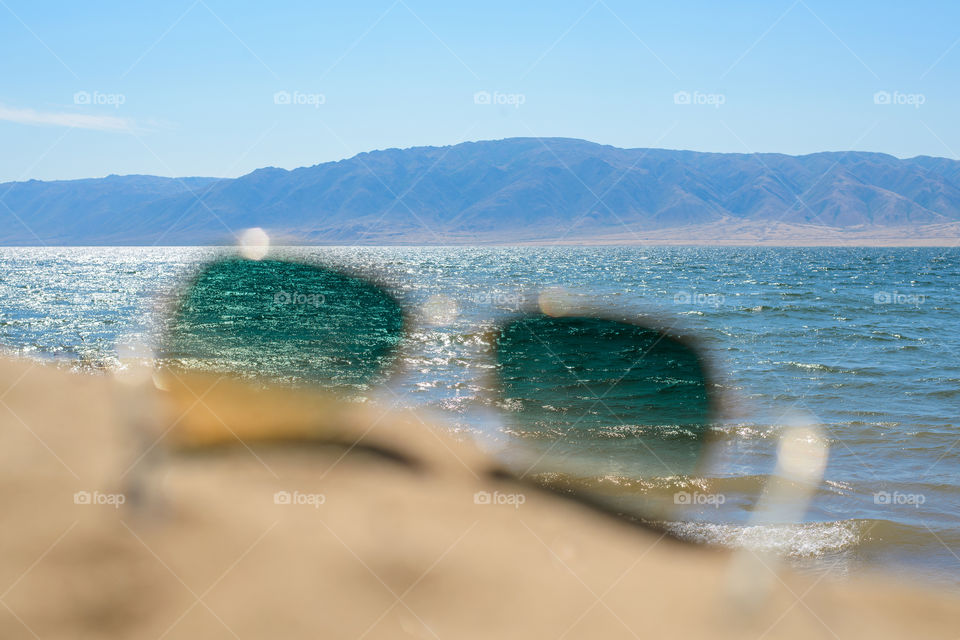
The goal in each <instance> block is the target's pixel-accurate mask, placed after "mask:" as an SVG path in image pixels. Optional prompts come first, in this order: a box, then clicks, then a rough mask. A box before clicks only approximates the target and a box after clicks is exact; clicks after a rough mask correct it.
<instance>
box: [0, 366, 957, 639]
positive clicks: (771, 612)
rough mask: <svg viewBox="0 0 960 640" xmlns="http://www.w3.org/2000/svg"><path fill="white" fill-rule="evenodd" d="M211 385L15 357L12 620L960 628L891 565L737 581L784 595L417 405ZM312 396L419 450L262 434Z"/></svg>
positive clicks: (522, 627)
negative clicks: (391, 410) (541, 482)
mask: <svg viewBox="0 0 960 640" xmlns="http://www.w3.org/2000/svg"><path fill="white" fill-rule="evenodd" d="M207 387H208V388H203V386H202V385H199V386H194V387H192V388H189V389H184V388H182V387H177V384H176V381H175V382H174V383H173V385H172V387H171V388H169V390H168V391H167V393H166V394H161V393H160V392H158V391H156V390H155V389H154V387H152V386H149V385H144V386H142V387H127V386H124V385H121V384H118V383H116V382H115V381H114V380H113V379H112V378H108V377H97V376H91V375H80V374H70V373H66V372H63V371H59V370H55V369H53V368H51V367H47V366H44V365H38V364H34V363H30V362H26V361H2V362H0V438H2V440H0V456H2V466H0V469H2V471H0V473H2V481H0V491H2V498H3V506H4V514H3V526H2V527H0V548H2V549H3V555H2V560H0V638H3V639H5V640H13V639H18V638H41V639H43V640H48V639H49V640H53V639H58V638H124V639H139V638H148V639H151V640H157V639H159V638H204V639H208V638H244V639H246V638H351V639H356V638H405V637H412V638H441V639H446V638H491V637H496V638H605V639H606V638H661V637H666V638H758V639H759V638H904V637H912V638H956V637H957V634H958V626H957V625H958V623H960V600H957V599H955V598H951V597H949V596H947V595H943V594H939V593H937V592H936V591H934V590H933V589H932V588H931V589H928V588H926V587H921V586H904V585H901V584H897V583H896V582H894V581H893V580H892V579H891V580H889V581H881V580H876V579H871V580H869V581H866V580H852V579H851V580H849V581H834V580H833V579H832V578H829V577H827V578H819V579H818V578H815V577H808V576H797V575H792V574H783V575H779V574H776V573H774V572H773V570H772V569H767V568H766V567H765V565H763V564H762V563H761V562H760V561H759V560H758V561H757V562H754V563H752V568H751V569H750V570H749V571H747V572H746V573H742V574H737V575H741V578H742V579H744V580H746V584H740V587H741V588H744V589H757V593H762V592H763V590H762V589H760V587H761V586H762V585H769V588H770V592H769V593H770V595H769V597H768V598H763V599H756V598H754V599H752V600H751V599H749V598H748V599H747V600H746V601H743V600H740V601H738V600H737V599H736V598H734V597H733V591H732V589H731V584H733V582H732V578H731V576H732V575H734V574H733V573H732V571H731V567H732V564H731V558H732V557H733V555H732V554H730V553H726V552H720V551H715V550H707V549H702V548H697V547H693V546H690V545H684V544H680V543H678V542H675V541H672V540H670V539H668V538H664V537H661V536H660V535H659V534H655V533H651V532H649V531H645V530H642V529H639V528H636V527H633V526H630V525H627V524H624V523H621V522H618V521H615V520H613V519H612V518H609V517H606V516H603V515H599V514H597V513H594V512H592V511H591V510H589V509H588V508H586V507H583V506H580V505H577V504H575V503H573V502H569V501H567V500H565V499H563V498H560V497H557V496H553V495H550V494H547V493H542V492H540V491H537V490H533V489H531V488H529V487H526V486H518V485H516V484H512V483H511V482H509V481H506V480H497V479H496V477H497V476H496V475H495V474H492V473H490V472H491V470H492V468H493V467H492V466H491V465H490V463H489V462H487V461H486V460H485V459H484V457H483V456H481V455H480V454H479V453H478V452H477V451H475V450H473V449H472V448H471V447H469V446H468V445H465V444H463V443H460V442H457V441H454V440H452V439H450V438H448V437H447V436H446V435H444V434H443V433H442V432H441V431H437V430H434V429H431V428H429V427H428V426H426V425H424V424H422V423H420V422H419V421H418V420H417V419H416V418H415V417H413V416H410V415H406V414H405V415H390V414H382V413H376V412H375V411H374V410H372V409H370V408H364V407H358V406H353V407H350V408H347V409H345V408H343V407H340V408H330V407H327V406H326V405H325V404H323V403H322V402H321V401H320V400H313V399H311V398H307V397H304V396H302V395H301V396H296V395H290V396H283V395H282V394H281V396H278V397H277V398H274V399H273V400H270V401H269V402H267V401H266V400H262V399H261V398H258V397H255V396H251V395H249V394H246V393H244V392H239V391H237V390H235V389H233V388H231V387H230V386H229V385H228V384H223V385H221V384H218V383H216V381H214V382H212V383H210V384H209V385H207ZM177 394H179V396H180V398H181V399H180V402H179V403H178V404H171V403H165V401H164V399H163V396H164V395H167V396H176V395H177ZM312 402H316V403H317V405H316V406H315V407H313V408H312V409H311V408H310V407H311V403H312ZM164 407H166V409H164ZM212 407H216V409H215V410H214V409H212ZM257 407H260V409H258V408H257ZM325 407H326V408H325ZM304 410H306V412H307V413H309V412H310V411H314V412H315V413H317V414H318V415H320V417H321V421H324V422H325V423H327V424H330V425H334V424H342V425H343V426H342V433H341V434H340V437H341V439H342V440H343V441H344V442H349V441H350V440H351V437H352V438H353V439H356V435H357V434H358V433H364V434H366V435H364V440H363V443H369V444H372V445H376V446H381V445H382V446H384V447H386V448H388V449H389V448H395V449H397V450H398V451H400V452H401V453H402V454H403V455H400V456H394V457H390V456H385V455H381V454H379V453H377V451H378V450H377V449H376V447H367V446H360V447H354V448H352V449H350V448H349V447H347V446H314V445H305V444H300V445H298V446H292V445H287V446H284V445H282V444H278V443H265V442H258V441H256V440H257V438H255V437H254V436H256V433H255V431H256V429H257V428H258V427H257V425H258V424H263V423H264V421H266V422H267V423H270V422H271V420H273V419H275V421H276V424H277V425H278V428H279V429H282V430H286V431H287V432H288V433H290V434H294V435H296V434H297V433H298V432H301V431H303V430H305V429H309V426H308V425H305V424H301V423H298V420H302V419H301V418H299V417H298V416H302V415H303V414H304ZM258 411H260V412H262V415H257V413H258ZM138 422H140V423H141V424H140V425H139V427H137V428H134V427H135V425H136V423H138ZM138 429H140V430H141V431H142V432H141V433H140V434H139V435H138ZM301 435H302V434H301ZM200 442H207V443H219V444H220V445H221V446H218V447H214V448H213V449H211V450H209V451H207V452H204V453H196V452H194V453H183V452H180V453H176V452H175V451H173V448H174V447H176V446H184V445H190V444H198V443H200ZM144 452H147V453H146V455H144ZM478 492H486V493H480V494H479V497H477V494H478ZM518 495H522V496H523V498H522V500H523V503H522V504H519V505H518V504H516V503H517V502H518V501H519V499H518V498H517V497H516V496H518ZM118 496H122V497H118ZM484 496H490V497H491V499H490V502H498V501H499V502H503V503H502V504H483V502H485V501H486V499H485V498H484ZM510 496H513V498H510ZM121 500H122V501H123V504H121V505H118V504H116V503H118V502H120V501H121ZM478 501H479V502H480V503H479V504H478ZM744 576H746V577H745V578H744Z"/></svg>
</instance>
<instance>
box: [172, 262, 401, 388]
mask: <svg viewBox="0 0 960 640" xmlns="http://www.w3.org/2000/svg"><path fill="white" fill-rule="evenodd" d="M403 330H404V320H403V312H402V310H401V308H400V305H399V304H398V303H397V302H396V301H395V300H394V299H393V298H392V297H390V296H389V295H388V294H387V293H385V292H384V291H383V290H381V289H380V288H378V287H377V286H375V285H373V284H371V283H369V282H367V281H365V280H362V279H359V278H355V277H352V276H348V275H344V274H342V273H338V272H336V271H332V270H329V269H325V268H322V267H318V266H314V265H308V264H302V263H297V262H286V261H279V260H263V261H254V260H243V259H228V260H222V261H218V262H214V263H212V264H210V265H207V266H206V267H205V268H204V269H203V270H202V271H201V272H200V274H199V275H198V276H197V277H196V279H195V280H194V281H193V282H192V284H191V286H190V287H189V289H188V290H187V291H186V292H185V294H184V296H183V298H182V299H181V302H180V307H179V309H178V312H177V313H176V315H175V316H174V318H173V319H172V321H171V324H170V327H169V330H168V334H167V340H166V343H165V345H164V349H163V352H164V353H163V355H164V356H165V358H167V359H168V360H170V361H172V362H174V363H177V364H179V365H181V366H186V367H191V368H199V369H208V370H214V371H221V372H233V373H239V374H243V375H248V376H255V377H258V378H264V379H267V380H271V381H284V382H300V383H303V382H307V383H319V384H323V385H326V386H332V387H335V388H351V387H353V388H357V387H359V388H362V387H364V386H366V385H368V384H369V383H370V382H372V381H373V380H374V378H376V377H377V376H378V375H379V374H380V373H382V372H383V370H384V368H385V367H386V366H387V365H388V364H389V362H390V361H391V359H392V357H393V355H394V351H395V348H396V346H397V344H398V343H399V342H400V340H401V338H402V337H403Z"/></svg>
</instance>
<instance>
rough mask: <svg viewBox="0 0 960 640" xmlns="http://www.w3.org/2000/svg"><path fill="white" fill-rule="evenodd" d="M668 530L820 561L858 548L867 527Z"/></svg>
mask: <svg viewBox="0 0 960 640" xmlns="http://www.w3.org/2000/svg"><path fill="white" fill-rule="evenodd" d="M664 527H665V528H666V529H667V530H668V531H670V532H671V533H673V534H674V535H676V536H677V537H679V538H681V539H683V540H687V541H689V542H696V543H699V544H706V545H713V546H721V547H727V548H730V549H752V550H754V551H764V552H768V553H775V554H777V555H781V556H786V557H789V558H818V557H822V556H824V555H826V554H829V553H839V552H842V551H846V550H848V549H851V548H854V547H856V546H857V545H858V544H859V543H860V542H861V539H862V535H863V523H862V521H858V520H840V521H837V522H808V523H803V524H776V525H748V526H743V525H732V524H715V523H705V522H671V523H666V524H665V525H664Z"/></svg>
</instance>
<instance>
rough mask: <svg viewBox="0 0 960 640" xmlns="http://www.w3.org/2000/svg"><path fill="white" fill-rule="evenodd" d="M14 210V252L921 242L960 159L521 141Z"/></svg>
mask: <svg viewBox="0 0 960 640" xmlns="http://www.w3.org/2000/svg"><path fill="white" fill-rule="evenodd" d="M2 205H6V206H2ZM3 214H6V216H5V217H7V224H5V225H2V226H0V244H2V245H6V246H10V245H23V244H27V245H34V244H51V245H60V244H64V245H76V244H107V245H109V244H121V245H130V244H138V245H139V244H145V245H150V244H219V243H224V242H232V241H233V236H234V235H235V234H236V233H237V232H239V231H240V230H242V229H244V228H247V227H251V226H260V227H264V228H266V229H268V230H270V231H272V232H273V233H274V234H276V235H278V236H281V237H283V238H287V239H289V240H291V241H294V242H302V243H314V244H448V243H452V244H461V243H470V242H471V240H470V239H471V238H473V239H474V240H475V241H477V242H483V243H487V242H493V243H527V242H534V243H545V242H550V241H556V242H570V241H576V242H589V241H590V239H591V238H594V239H599V238H611V237H614V236H616V235H617V234H620V235H621V236H623V241H624V242H643V238H644V237H655V236H656V237H661V236H662V237H668V236H669V235H670V233H669V230H680V229H685V230H688V231H689V232H688V233H687V235H688V236H689V237H690V238H692V239H693V240H696V236H697V232H696V231H695V230H696V229H698V228H701V229H707V228H709V229H711V237H710V238H708V239H709V240H711V242H718V241H722V240H723V237H722V236H723V235H724V233H725V232H724V231H723V230H722V229H723V228H724V225H728V226H730V225H733V226H735V227H737V228H739V229H746V228H748V227H749V228H752V229H755V230H762V229H763V228H768V229H771V230H772V229H774V228H776V229H779V232H780V233H784V229H787V228H801V227H802V228H803V229H805V231H803V233H805V234H808V235H809V234H810V233H811V232H812V231H811V229H814V230H815V229H819V228H822V230H823V231H824V233H827V235H830V234H832V233H833V232H834V231H856V232H863V231H864V230H869V229H877V230H878V231H879V232H882V233H881V235H883V234H887V231H889V230H890V229H902V230H903V234H904V236H905V239H909V236H915V237H918V238H920V237H926V236H925V235H924V234H927V235H929V234H930V233H936V234H942V233H943V230H944V229H946V228H952V226H951V225H953V224H955V223H960V161H956V160H950V159H947V158H937V157H933V156H916V157H914V158H903V159H902V158H896V157H895V156H891V155H889V154H884V153H879V152H856V151H850V152H836V151H824V152H817V153H812V154H805V155H802V156H791V155H787V154H779V153H761V154H742V153H717V152H698V151H684V150H665V149H654V148H638V149H623V148H619V147H614V146H611V145H601V144H598V143H593V142H588V141H584V140H578V139H575V138H545V139H539V138H506V139H502V140H488V141H477V142H465V143H460V144H456V145H450V146H446V147H435V146H423V147H411V148H408V149H397V148H391V149H383V150H376V151H368V152H363V153H360V154H357V155H355V156H353V157H351V158H345V159H342V160H337V161H333V162H325V163H320V164H316V165H312V166H309V167H298V168H295V169H281V168H277V167H263V168H260V169H257V170H255V171H252V172H250V173H248V174H245V175H243V176H240V177H238V178H208V177H190V178H165V177H158V176H148V175H129V176H118V175H110V176H106V177H104V178H86V179H80V180H57V181H49V182H45V181H37V180H31V181H26V182H12V183H11V182H8V183H3V184H0V217H4V216H3ZM744 225H746V226H744ZM783 225H787V226H783ZM934 229H936V231H934ZM758 232H759V231H758ZM718 233H719V234H720V237H715V236H716V234H718ZM752 233H753V232H751V234H752ZM658 234H659V236H658ZM814 235H816V234H814ZM861 235H862V234H861ZM887 235H889V234H887ZM788 236H789V234H788ZM751 237H752V236H751ZM885 237H886V236H885ZM786 239H787V240H789V237H788V238H786Z"/></svg>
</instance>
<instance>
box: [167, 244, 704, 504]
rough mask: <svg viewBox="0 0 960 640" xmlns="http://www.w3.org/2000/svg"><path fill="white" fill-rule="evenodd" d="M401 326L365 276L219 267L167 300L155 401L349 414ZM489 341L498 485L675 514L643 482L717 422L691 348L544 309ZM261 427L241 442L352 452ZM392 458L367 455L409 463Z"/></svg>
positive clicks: (395, 345)
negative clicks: (230, 400)
mask: <svg viewBox="0 0 960 640" xmlns="http://www.w3.org/2000/svg"><path fill="white" fill-rule="evenodd" d="M411 317H413V315H412V314H410V313H408V312H407V311H406V310H405V309H404V307H403V305H402V304H401V303H400V302H398V300H397V298H396V297H394V296H393V295H391V294H390V293H389V292H388V288H387V287H385V286H383V285H381V284H378V283H377V282H375V281H373V280H371V279H369V278H368V277H365V276H363V275H358V274H354V273H348V272H346V271H341V270H337V269H333V268H329V267H326V266H320V265H317V264H309V263H306V262H301V261H294V260H286V259H248V258H244V257H240V256H238V257H229V258H224V259H219V260H215V261H213V262H211V263H208V264H206V265H204V266H203V267H201V268H200V270H199V272H198V273H196V275H195V276H194V277H193V278H192V279H191V280H189V282H188V283H187V285H186V286H185V287H184V289H183V290H182V292H181V293H180V295H179V296H177V299H176V301H175V303H174V305H173V308H172V310H171V313H170V314H169V320H168V322H167V324H166V327H165V329H164V332H163V335H164V337H163V338H162V340H161V346H160V350H159V353H158V355H159V356H160V359H161V361H162V362H163V363H164V366H165V371H166V372H167V376H166V379H167V383H166V386H167V387H168V388H173V387H181V388H182V387H183V381H184V380H187V379H191V378H190V377H191V376H197V375H200V376H206V378H205V379H210V378H216V379H217V380H219V379H221V378H224V377H227V378H232V379H239V380H244V381H246V382H247V383H249V384H253V385H255V386H256V385H259V386H261V387H273V388H278V387H280V388H282V387H292V388H297V389H299V390H300V391H299V392H300V393H302V392H304V391H309V392H313V393H315V394H321V395H322V396H323V397H325V398H327V399H328V400H330V399H336V400H337V401H338V402H339V404H338V405H337V406H340V407H350V406H351V405H352V406H354V407H359V406H365V405H366V404H368V403H365V402H363V400H364V399H365V398H366V396H367V394H369V393H370V392H371V390H373V389H376V388H378V387H379V386H382V385H384V384H385V383H386V382H387V380H388V379H389V378H390V377H391V376H392V375H393V374H394V373H396V372H397V370H398V365H399V363H400V361H401V360H402V358H401V357H400V354H401V351H402V347H403V345H404V341H405V338H406V337H407V336H408V334H409V332H410V327H411V323H412V321H411ZM488 340H489V346H490V349H491V353H492V354H493V355H492V357H493V363H492V364H493V367H492V369H491V371H492V372H493V373H492V381H491V384H490V385H489V386H490V388H492V389H494V392H493V394H492V396H491V397H490V398H489V405H490V407H492V408H493V409H494V411H495V415H496V417H495V422H496V429H495V431H496V432H497V435H498V437H497V439H496V442H495V444H493V445H489V446H488V451H492V453H493V457H494V458H495V460H496V462H497V473H498V474H500V476H501V477H505V478H511V479H513V480H515V481H524V482H532V483H535V484H536V485H537V486H539V487H543V488H547V489H550V490H553V491H559V492H561V493H563V494H565V495H568V496H571V497H575V498H579V499H581V500H583V501H586V502H589V503H590V504H592V505H594V506H598V507H600V508H602V509H604V510H605V511H609V512H615V513H617V514H622V515H624V516H625V517H628V518H632V519H636V518H638V517H640V516H643V517H644V518H650V517H654V516H657V517H660V516H663V515H664V514H665V513H667V512H668V511H669V510H670V507H671V503H672V500H667V499H666V494H663V493H661V494H658V495H659V498H656V497H653V495H652V493H653V492H650V491H645V490H642V489H643V487H647V488H649V486H650V485H644V484H643V482H644V481H645V480H656V479H660V480H662V479H664V478H672V477H678V476H685V475H689V474H692V473H693V472H694V470H695V469H696V467H697V464H698V461H699V460H700V459H701V458H702V457H703V452H704V449H705V446H706V444H707V442H708V440H709V438H708V436H709V432H710V426H711V423H712V421H713V416H714V408H715V401H714V392H713V388H714V387H713V385H712V383H711V379H710V378H711V376H710V375H709V372H708V367H707V366H706V359H705V357H704V356H703V354H702V353H701V351H700V349H699V348H698V347H697V345H696V343H695V342H694V341H693V340H692V339H690V338H689V337H685V336H683V335H680V334H676V333H675V332H673V331H672V330H671V329H670V328H669V327H664V326H663V324H662V323H658V322H657V321H655V320H654V319H652V318H646V317H640V318H638V317H637V316H633V317H630V316H628V315H627V314H622V315H617V314H616V313H611V312H609V311H597V310H595V309H592V308H588V307H582V306H580V305H577V304H574V303H572V302H570V301H559V302H558V301H556V300H553V301H552V302H551V301H547V300H546V299H542V300H540V301H539V303H538V304H537V305H535V306H532V307H531V308H524V309H517V310H516V311H515V312H513V313H512V314H511V315H510V317H508V318H507V319H505V320H503V321H502V322H500V323H499V324H498V325H496V326H495V328H494V329H493V330H492V331H490V332H489V334H488ZM204 386H205V385H193V387H192V388H191V389H190V390H189V393H183V394H182V403H183V404H190V402H193V404H196V402H195V400H196V399H198V398H200V397H201V393H202V392H203V387H204ZM208 391H209V390H208ZM191 396H192V397H191ZM331 406H333V405H332V404H331V403H330V402H327V403H326V404H324V405H323V408H321V407H319V406H318V407H316V408H315V417H316V418H317V419H318V420H319V419H320V418H321V417H322V418H323V419H324V420H325V421H326V423H327V424H330V423H331V419H330V417H331V413H330V411H331V409H329V407H331ZM338 411H341V413H337V414H336V415H338V416H340V417H341V418H342V419H343V420H344V421H345V422H349V421H350V418H348V417H347V414H346V413H343V412H342V410H338ZM217 413H219V414H221V415H219V416H218V417H217V418H216V419H217V420H218V421H220V422H223V423H225V424H224V426H226V427H228V428H230V427H231V424H230V423H231V422H232V421H234V420H236V421H238V422H242V421H250V420H251V417H250V415H249V413H250V412H249V411H246V410H238V409H237V407H236V406H232V407H229V406H228V407H226V408H225V409H224V412H221V411H218V412H217ZM321 413H323V414H324V415H323V416H321V415H320V414H321ZM227 415H229V416H231V417H227ZM370 415H371V416H372V414H370ZM259 420H260V422H261V424H260V426H258V427H257V428H256V429H253V428H250V429H245V430H243V433H244V441H247V440H248V439H249V438H251V437H252V438H253V439H255V440H263V441H286V442H287V443H289V442H290V441H291V440H294V441H295V440H313V441H316V440H323V439H324V438H329V439H330V440H331V441H333V440H339V441H341V443H343V444H348V446H351V447H353V446H356V445H357V444H358V441H359V438H358V437H357V436H356V432H353V433H354V435H353V436H350V435H349V434H350V433H351V432H350V430H348V429H339V430H338V429H332V430H323V429H317V428H311V427H310V426H309V424H303V425H302V426H300V427H298V428H291V427H290V426H289V421H288V422H287V423H284V424H281V423H282V422H283V419H281V418H280V417H278V416H276V415H272V416H271V415H269V414H268V415H261V416H260V418H259ZM301 420H302V419H301ZM354 420H355V418H354ZM307 422H308V423H309V418H307ZM271 425H274V426H275V429H272V428H271ZM236 428H237V429H239V427H236ZM188 431H189V429H188ZM231 432H233V429H231ZM361 432H362V433H363V434H366V433H367V431H362V430H361ZM251 434H252V435H251ZM345 434H347V435H345ZM351 438H352V439H351ZM183 442H184V443H186V444H185V447H184V448H186V449H191V450H201V449H203V448H205V447H209V446H211V445H213V444H216V443H217V439H216V438H211V437H204V436H202V435H198V434H197V433H193V434H192V435H188V436H187V437H185V438H184V439H183ZM393 444H395V443H388V444H386V445H383V444H381V445H376V448H377V449H379V450H380V452H381V453H384V452H385V453H386V455H389V456H392V457H394V458H397V459H401V458H402V459H408V458H410V456H409V455H407V454H406V453H402V452H397V451H393V450H392V446H393ZM364 446H366V445H364ZM624 479H629V481H627V480H624ZM671 495H672V494H671Z"/></svg>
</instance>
